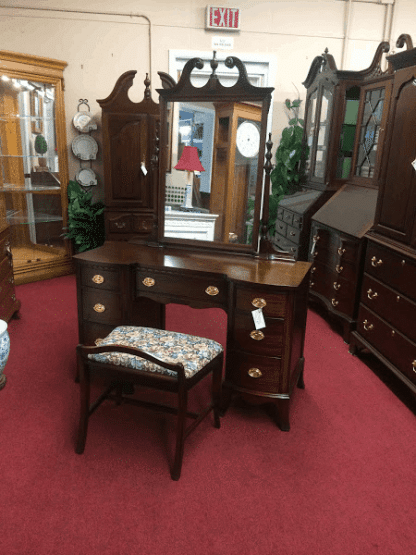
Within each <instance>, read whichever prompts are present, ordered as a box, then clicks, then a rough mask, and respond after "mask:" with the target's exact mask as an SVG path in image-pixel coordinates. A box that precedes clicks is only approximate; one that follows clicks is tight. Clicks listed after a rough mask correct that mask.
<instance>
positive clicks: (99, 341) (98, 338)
mask: <svg viewBox="0 0 416 555" xmlns="http://www.w3.org/2000/svg"><path fill="white" fill-rule="evenodd" d="M102 340H103V339H102V337H97V339H96V340H95V341H94V343H95V345H96V346H97V347H98V346H99V345H100V343H101V342H102Z"/></svg>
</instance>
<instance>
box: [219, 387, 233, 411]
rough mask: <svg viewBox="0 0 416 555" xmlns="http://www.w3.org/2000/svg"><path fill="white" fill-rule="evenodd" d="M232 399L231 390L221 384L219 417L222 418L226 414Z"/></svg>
mask: <svg viewBox="0 0 416 555" xmlns="http://www.w3.org/2000/svg"><path fill="white" fill-rule="evenodd" d="M232 397H233V388H232V387H231V386H229V385H227V383H226V382H224V383H223V384H222V389H221V403H220V416H224V414H225V413H226V412H227V410H228V408H229V406H230V404H231V400H232Z"/></svg>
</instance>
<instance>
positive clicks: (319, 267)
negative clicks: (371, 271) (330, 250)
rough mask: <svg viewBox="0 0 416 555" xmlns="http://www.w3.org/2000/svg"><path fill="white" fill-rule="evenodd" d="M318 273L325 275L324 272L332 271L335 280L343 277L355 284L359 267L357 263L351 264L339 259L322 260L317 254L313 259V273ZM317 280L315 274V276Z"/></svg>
mask: <svg viewBox="0 0 416 555" xmlns="http://www.w3.org/2000/svg"><path fill="white" fill-rule="evenodd" d="M317 272H318V275H319V274H320V275H323V274H324V273H331V274H333V277H334V279H335V280H337V279H338V278H343V279H346V280H348V281H351V282H353V283H354V284H355V283H356V282H357V267H356V265H355V264H351V263H349V262H346V261H345V262H342V261H337V260H334V259H330V260H322V259H321V258H320V257H319V256H317V257H316V258H315V259H314V261H313V266H312V270H311V273H312V274H316V273H317ZM313 277H314V279H313V281H316V280H315V276H313Z"/></svg>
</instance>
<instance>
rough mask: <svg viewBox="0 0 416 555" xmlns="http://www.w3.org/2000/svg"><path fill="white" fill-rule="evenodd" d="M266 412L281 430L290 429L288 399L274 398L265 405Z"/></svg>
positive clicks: (287, 430) (286, 430)
mask: <svg viewBox="0 0 416 555" xmlns="http://www.w3.org/2000/svg"><path fill="white" fill-rule="evenodd" d="M265 408H266V412H267V414H268V415H269V416H270V418H271V419H272V420H274V422H276V424H277V425H278V426H279V428H280V429H281V430H282V432H289V431H290V422H289V408H290V399H275V400H274V401H273V403H269V404H267V405H266V407H265Z"/></svg>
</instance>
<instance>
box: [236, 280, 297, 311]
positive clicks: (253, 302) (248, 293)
mask: <svg viewBox="0 0 416 555" xmlns="http://www.w3.org/2000/svg"><path fill="white" fill-rule="evenodd" d="M287 303H288V297H287V295H284V294H281V295H273V294H272V293H267V292H265V291H259V290H258V289H256V288H254V287H253V288H244V287H239V288H238V289H237V291H236V309H237V310H238V311H242V312H246V313H247V314H250V318H252V317H251V311H252V310H256V308H261V309H262V310H263V314H264V316H266V317H267V316H269V317H274V318H279V317H280V318H282V317H284V316H285V314H286V313H287V311H288V306H287Z"/></svg>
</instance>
